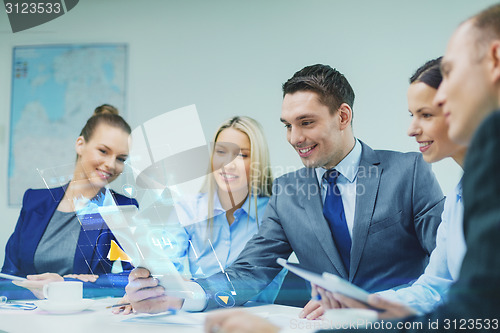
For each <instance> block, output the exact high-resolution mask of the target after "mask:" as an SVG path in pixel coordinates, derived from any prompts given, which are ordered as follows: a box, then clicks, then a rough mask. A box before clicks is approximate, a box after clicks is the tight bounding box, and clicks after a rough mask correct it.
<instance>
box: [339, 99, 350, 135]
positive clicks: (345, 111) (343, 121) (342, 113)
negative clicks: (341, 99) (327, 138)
mask: <svg viewBox="0 0 500 333" xmlns="http://www.w3.org/2000/svg"><path fill="white" fill-rule="evenodd" d="M338 112H339V117H340V130H344V129H346V128H347V126H350V125H351V120H352V109H351V107H350V106H349V105H348V104H347V103H342V104H341V105H340V107H339V109H338Z"/></svg>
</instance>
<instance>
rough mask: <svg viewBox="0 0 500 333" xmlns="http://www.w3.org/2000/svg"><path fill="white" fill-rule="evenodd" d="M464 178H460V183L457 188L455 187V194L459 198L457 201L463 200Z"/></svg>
mask: <svg viewBox="0 0 500 333" xmlns="http://www.w3.org/2000/svg"><path fill="white" fill-rule="evenodd" d="M462 180H463V176H462V178H460V181H459V182H458V184H457V186H456V187H455V194H456V196H457V201H460V200H462Z"/></svg>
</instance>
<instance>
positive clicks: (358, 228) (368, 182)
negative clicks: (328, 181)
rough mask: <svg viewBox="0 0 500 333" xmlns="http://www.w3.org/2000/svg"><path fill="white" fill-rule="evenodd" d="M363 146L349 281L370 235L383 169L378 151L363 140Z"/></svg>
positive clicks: (353, 274) (358, 176) (357, 186)
mask: <svg viewBox="0 0 500 333" xmlns="http://www.w3.org/2000/svg"><path fill="white" fill-rule="evenodd" d="M360 142H361V141H360ZM361 146H362V152H361V160H360V163H359V169H358V173H357V176H356V177H357V181H356V189H357V190H356V192H358V190H359V191H361V192H360V193H359V194H356V208H355V212H354V227H353V232H352V240H353V241H352V248H351V268H350V272H349V281H352V280H353V279H354V276H355V274H356V271H357V270H358V266H359V262H360V260H361V254H362V253H363V250H364V247H365V244H366V238H367V237H368V229H369V227H370V223H371V219H372V216H373V211H374V210H375V199H376V198H377V193H378V189H379V184H380V176H381V174H382V171H383V169H382V167H381V166H380V161H379V159H378V158H377V155H376V153H375V152H374V151H373V150H372V149H371V148H370V147H368V146H367V145H365V144H364V143H363V142H361Z"/></svg>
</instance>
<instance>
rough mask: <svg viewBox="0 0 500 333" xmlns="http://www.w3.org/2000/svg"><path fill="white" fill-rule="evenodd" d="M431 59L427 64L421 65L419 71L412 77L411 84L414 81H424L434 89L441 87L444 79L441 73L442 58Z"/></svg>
mask: <svg viewBox="0 0 500 333" xmlns="http://www.w3.org/2000/svg"><path fill="white" fill-rule="evenodd" d="M442 58H443V57H439V58H437V59H433V60H429V61H427V62H426V63H425V64H423V65H422V66H420V67H419V69H417V71H416V72H415V73H414V74H413V75H412V76H411V77H410V84H412V83H414V82H423V83H425V84H426V85H428V86H429V87H432V88H434V89H437V88H439V85H440V84H441V81H443V76H442V74H441V67H440V66H441V59H442Z"/></svg>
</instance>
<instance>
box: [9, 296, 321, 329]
mask: <svg viewBox="0 0 500 333" xmlns="http://www.w3.org/2000/svg"><path fill="white" fill-rule="evenodd" d="M117 300H118V298H105V299H95V300H93V301H92V302H91V305H90V306H89V308H88V309H86V310H84V311H81V312H78V313H73V314H54V313H50V312H48V311H45V310H42V309H41V308H40V307H38V308H36V309H34V310H11V309H3V308H0V332H2V331H3V332H9V333H18V332H19V333H21V332H22V333H25V332H37V333H38V332H51V333H58V332H64V333H67V332H70V333H80V332H81V333H94V332H106V333H113V332H120V333H128V332H134V333H136V332H142V331H144V332H148V333H150V332H151V333H154V332H203V323H204V320H205V317H206V315H207V313H209V312H206V313H187V312H179V313H178V314H176V315H171V314H158V315H144V314H131V315H115V314H113V313H112V312H111V309H109V308H106V307H107V306H110V305H113V304H116V302H117ZM29 302H32V303H34V304H35V305H37V303H38V302H41V301H34V302H33V301H29ZM241 309H242V310H243V311H248V312H251V313H254V314H256V315H258V316H261V317H264V318H266V319H268V320H270V321H271V322H273V323H275V324H276V325H278V326H280V327H282V330H283V331H284V332H311V331H315V330H318V329H320V328H322V326H321V321H307V320H305V319H299V318H298V314H299V312H300V311H301V308H297V307H291V306H283V305H276V304H272V305H269V304H268V305H260V306H245V307H242V308H241Z"/></svg>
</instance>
